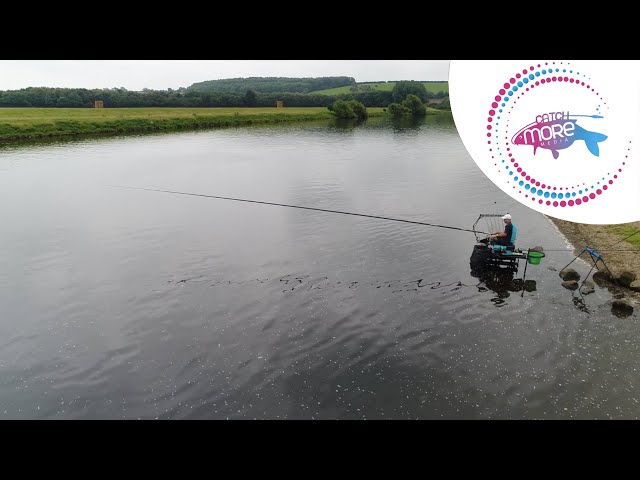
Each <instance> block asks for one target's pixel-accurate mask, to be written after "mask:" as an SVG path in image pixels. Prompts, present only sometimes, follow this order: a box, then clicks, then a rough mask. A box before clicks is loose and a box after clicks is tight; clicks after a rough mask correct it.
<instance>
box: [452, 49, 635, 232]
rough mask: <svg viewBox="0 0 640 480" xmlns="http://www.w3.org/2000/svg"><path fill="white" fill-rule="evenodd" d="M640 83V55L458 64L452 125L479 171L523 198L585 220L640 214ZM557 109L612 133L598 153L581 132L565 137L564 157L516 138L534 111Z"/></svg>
mask: <svg viewBox="0 0 640 480" xmlns="http://www.w3.org/2000/svg"><path fill="white" fill-rule="evenodd" d="M639 86H640V62H637V61H584V60H581V61H562V60H542V61H541V60H538V61H530V60H517V61H515V60H509V61H506V60H503V61H489V60H476V61H467V60H465V61H461V60H453V61H451V63H450V68H449V94H450V99H451V108H452V112H453V116H454V121H455V123H456V127H457V130H458V132H459V134H460V137H461V139H462V141H463V143H464V145H465V147H466V148H467V151H468V152H469V153H470V155H471V157H472V158H473V159H474V161H475V162H476V164H477V165H478V167H480V169H481V170H482V171H483V172H484V174H485V175H487V177H489V179H491V181H493V182H494V183H495V184H496V185H497V186H498V187H499V188H500V189H502V190H503V191H504V192H505V193H507V194H508V195H510V196H511V197H513V198H515V199H516V200H518V201H519V202H521V203H522V204H524V205H526V206H528V207H530V208H532V209H534V210H536V211H539V212H541V213H544V214H546V215H550V216H553V217H556V218H560V219H563V220H569V221H573V222H579V223H592V224H615V223H628V222H634V221H638V220H640V202H639V200H640V172H639V171H638V162H637V160H636V158H637V154H638V153H640V95H639V90H640V89H639V88H638V87H639ZM555 112H563V113H565V114H566V112H568V113H569V115H570V118H571V121H572V122H575V124H576V125H577V126H578V127H581V128H582V129H584V130H586V131H588V132H597V133H601V134H604V135H606V136H607V138H606V140H604V141H600V142H597V146H598V149H599V156H595V155H593V154H592V153H591V152H590V151H589V149H588V148H587V144H586V142H585V141H584V140H583V139H581V137H583V136H584V135H582V132H580V133H579V134H574V136H573V137H565V138H571V139H572V140H573V143H571V144H570V145H569V146H567V147H566V148H562V149H559V150H557V153H558V158H557V159H555V158H554V157H553V154H552V151H551V150H550V149H546V148H540V147H538V148H537V150H536V152H535V154H534V148H533V146H531V145H514V144H513V143H512V137H513V136H514V135H515V134H516V133H517V132H519V131H520V130H521V129H522V128H524V127H525V126H527V125H529V124H531V123H534V122H536V116H538V115H543V114H549V113H555ZM593 116H602V117H603V118H593ZM578 127H576V128H578ZM505 137H506V138H505ZM559 139H560V140H561V138H559ZM588 140H589V139H588ZM589 141H590V142H591V143H592V144H593V140H589ZM565 144H566V143H565Z"/></svg>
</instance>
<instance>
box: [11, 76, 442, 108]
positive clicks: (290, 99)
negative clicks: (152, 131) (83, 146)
mask: <svg viewBox="0 0 640 480" xmlns="http://www.w3.org/2000/svg"><path fill="white" fill-rule="evenodd" d="M330 78H334V77H330ZM345 78H346V77H345ZM257 80H260V79H257ZM296 80H300V79H296ZM350 80H353V79H350ZM203 83H206V82H203ZM313 88H314V89H315V88H316V86H313ZM321 88H329V87H321ZM442 95H444V94H443V93H442V92H441V93H440V94H436V95H434V94H431V93H428V92H427V97H428V98H441V97H442ZM350 99H355V100H357V101H359V102H361V103H362V104H363V105H364V106H366V107H386V106H387V105H389V104H390V103H392V102H393V101H394V100H393V94H392V92H391V91H377V90H372V91H362V92H354V93H349V94H341V95H317V94H307V93H296V92H286V93H277V92H274V93H259V92H256V91H253V90H245V91H243V92H242V93H229V92H200V91H197V90H190V89H183V88H181V89H179V90H172V89H168V90H146V89H145V90H143V91H141V92H136V91H129V90H127V89H125V88H112V89H96V90H89V89H85V88H48V87H29V88H24V89H22V90H6V91H0V107H40V108H55V107H58V108H78V107H80V108H81V107H93V106H94V102H95V101H96V100H102V101H103V102H104V106H105V107H107V108H139V107H274V106H275V105H276V101H284V106H285V107H327V106H329V105H331V104H333V103H334V102H335V101H336V100H350Z"/></svg>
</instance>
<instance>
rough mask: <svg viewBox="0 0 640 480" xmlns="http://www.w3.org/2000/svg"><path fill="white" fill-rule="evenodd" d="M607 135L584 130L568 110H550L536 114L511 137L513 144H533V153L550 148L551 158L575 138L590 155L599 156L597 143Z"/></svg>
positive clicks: (597, 116) (555, 156)
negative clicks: (580, 141) (584, 146)
mask: <svg viewBox="0 0 640 480" xmlns="http://www.w3.org/2000/svg"><path fill="white" fill-rule="evenodd" d="M571 117H589V118H604V117H602V116H601V115H571ZM606 139H607V135H603V134H602V133H598V132H591V131H589V130H585V129H584V128H582V127H581V126H580V125H578V124H577V120H575V119H574V118H570V116H569V112H552V113H545V114H543V115H538V116H537V117H536V121H535V122H534V123H530V124H529V125H527V126H526V127H524V128H522V129H521V130H520V131H518V133H516V134H515V135H514V136H513V138H512V139H511V143H513V144H514V145H533V154H534V155H535V154H536V150H537V149H538V147H539V148H544V149H546V150H551V153H552V154H553V158H555V159H557V158H558V157H559V156H560V153H559V152H558V150H562V149H565V148H569V147H570V146H571V145H573V143H574V142H575V141H576V140H584V143H585V145H586V146H587V149H588V150H589V151H590V152H591V154H592V155H595V156H596V157H598V156H600V147H599V145H598V143H600V142H604V141H605V140H606Z"/></svg>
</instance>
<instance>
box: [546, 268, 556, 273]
mask: <svg viewBox="0 0 640 480" xmlns="http://www.w3.org/2000/svg"><path fill="white" fill-rule="evenodd" d="M547 268H548V269H549V270H551V271H552V272H557V271H558V269H557V268H556V267H547Z"/></svg>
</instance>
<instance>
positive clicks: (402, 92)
mask: <svg viewBox="0 0 640 480" xmlns="http://www.w3.org/2000/svg"><path fill="white" fill-rule="evenodd" d="M409 94H413V95H416V96H417V97H419V98H420V100H422V101H423V102H426V101H427V89H426V88H425V87H424V84H422V82H416V81H415V80H403V81H401V82H396V84H395V85H394V87H393V91H392V97H393V101H394V102H396V103H400V102H402V101H403V100H404V99H405V98H406V97H407V95H409Z"/></svg>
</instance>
